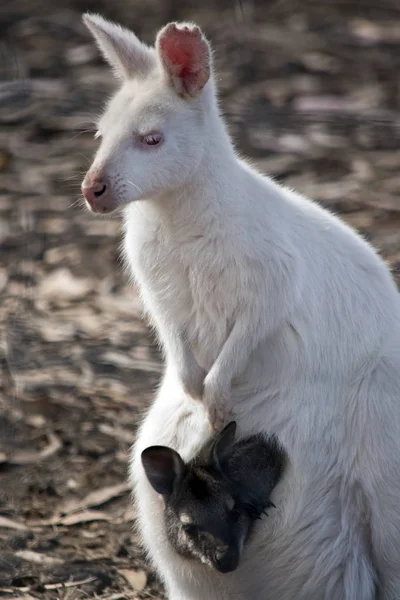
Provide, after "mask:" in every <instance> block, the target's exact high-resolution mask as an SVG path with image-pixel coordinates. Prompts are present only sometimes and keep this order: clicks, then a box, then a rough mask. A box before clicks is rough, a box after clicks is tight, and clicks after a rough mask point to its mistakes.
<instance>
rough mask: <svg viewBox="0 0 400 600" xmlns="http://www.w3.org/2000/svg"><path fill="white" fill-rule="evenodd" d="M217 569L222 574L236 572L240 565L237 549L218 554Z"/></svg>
mask: <svg viewBox="0 0 400 600" xmlns="http://www.w3.org/2000/svg"><path fill="white" fill-rule="evenodd" d="M215 558H216V565H215V566H216V568H217V569H218V571H219V572H220V573H229V572H230V571H234V570H235V569H236V568H237V567H238V565H239V558H240V556H239V552H238V551H237V550H236V549H233V548H231V549H228V550H225V551H223V552H217V554H216V557H215Z"/></svg>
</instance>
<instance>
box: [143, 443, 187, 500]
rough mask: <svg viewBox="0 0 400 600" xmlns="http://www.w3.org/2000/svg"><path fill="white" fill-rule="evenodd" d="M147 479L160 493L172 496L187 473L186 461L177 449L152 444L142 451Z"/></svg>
mask: <svg viewBox="0 0 400 600" xmlns="http://www.w3.org/2000/svg"><path fill="white" fill-rule="evenodd" d="M142 464H143V468H144V470H145V473H146V475H147V479H148V480H149V482H150V483H151V485H152V486H153V488H154V489H155V491H156V492H157V493H158V494H162V495H163V496H170V495H171V494H172V491H173V489H174V486H175V485H176V484H177V483H179V482H180V481H181V480H182V478H183V475H184V473H185V470H186V467H185V463H184V462H183V460H182V459H181V457H180V456H179V454H178V453H177V452H175V450H172V448H167V447H166V446H150V447H149V448H146V449H145V450H143V452H142Z"/></svg>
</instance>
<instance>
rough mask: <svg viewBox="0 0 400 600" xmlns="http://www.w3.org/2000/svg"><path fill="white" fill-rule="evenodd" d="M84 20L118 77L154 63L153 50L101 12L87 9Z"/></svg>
mask: <svg viewBox="0 0 400 600" xmlns="http://www.w3.org/2000/svg"><path fill="white" fill-rule="evenodd" d="M82 18H83V22H84V23H85V25H86V27H87V28H88V29H89V30H90V32H91V33H92V35H93V37H94V39H95V41H96V43H97V45H98V47H99V48H100V50H101V52H102V54H103V56H104V58H105V59H106V61H107V62H108V63H109V65H110V66H111V67H112V68H113V70H114V73H115V74H116V76H117V77H118V78H122V79H126V78H130V77H134V76H135V75H146V74H147V73H148V72H149V70H150V69H151V68H152V66H154V64H155V63H156V59H155V52H154V49H153V48H149V47H148V46H146V44H143V43H142V42H141V41H140V40H139V39H138V38H137V37H136V35H135V34H134V33H133V32H132V31H129V29H125V28H123V27H121V26H120V25H117V24H116V23H111V22H110V21H106V19H103V17H101V16H100V15H95V14H91V13H86V14H84V15H83V17H82Z"/></svg>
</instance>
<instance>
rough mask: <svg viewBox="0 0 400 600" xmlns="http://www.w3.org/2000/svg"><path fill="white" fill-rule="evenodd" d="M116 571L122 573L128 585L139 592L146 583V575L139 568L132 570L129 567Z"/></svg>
mask: <svg viewBox="0 0 400 600" xmlns="http://www.w3.org/2000/svg"><path fill="white" fill-rule="evenodd" d="M118 573H119V574H120V575H122V576H123V577H124V578H125V579H126V581H127V582H128V583H129V585H130V586H131V587H132V588H133V589H134V590H135V591H136V592H141V591H142V590H144V588H145V587H146V584H147V575H146V573H145V572H144V571H142V570H141V569H140V570H138V571H133V570H131V569H119V570H118Z"/></svg>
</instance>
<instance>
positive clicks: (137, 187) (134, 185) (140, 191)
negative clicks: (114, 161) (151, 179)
mask: <svg viewBox="0 0 400 600" xmlns="http://www.w3.org/2000/svg"><path fill="white" fill-rule="evenodd" d="M128 183H130V184H131V185H133V187H134V188H136V189H137V191H138V192H139V194H143V192H142V190H141V189H140V187H139V186H138V185H136V183H133V182H132V181H128Z"/></svg>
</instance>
